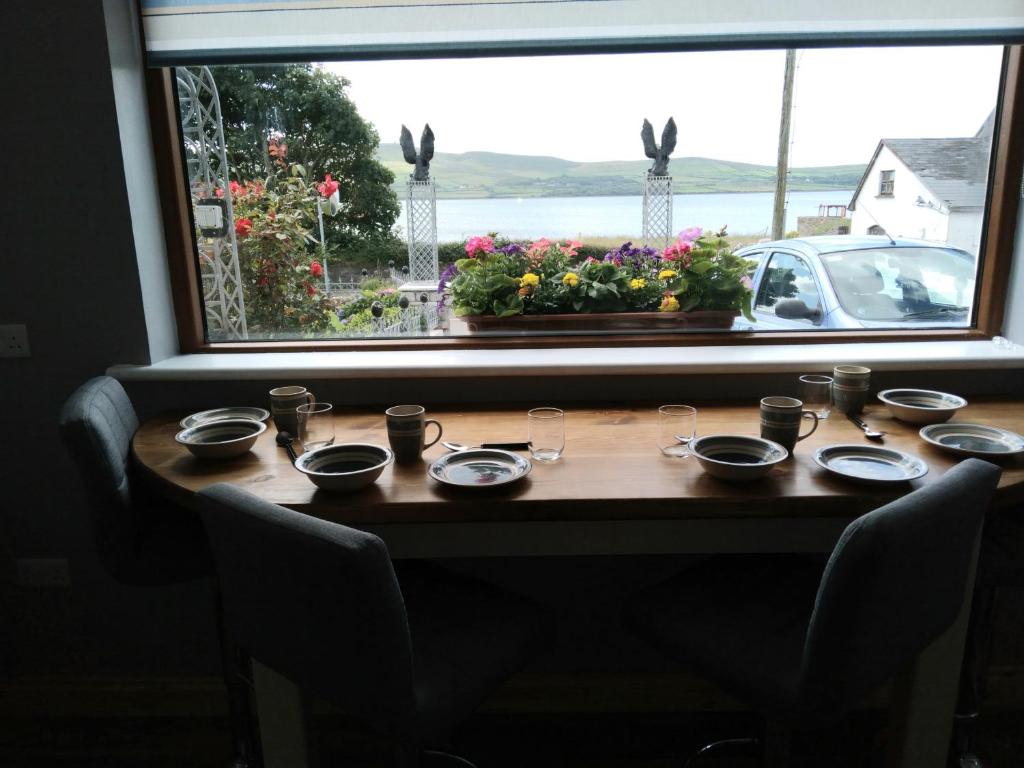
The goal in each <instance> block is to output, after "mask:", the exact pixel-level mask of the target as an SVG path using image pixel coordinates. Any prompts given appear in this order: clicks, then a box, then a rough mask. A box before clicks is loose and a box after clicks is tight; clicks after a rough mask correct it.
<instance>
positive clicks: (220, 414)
mask: <svg viewBox="0 0 1024 768" xmlns="http://www.w3.org/2000/svg"><path fill="white" fill-rule="evenodd" d="M269 418H270V411H265V410H263V409H262V408H251V407H249V406H246V405H240V406H235V407H232V408H214V409H213V410H210V411H200V412H199V413H193V414H192V415H191V416H186V417H185V418H184V419H182V420H181V421H180V422H179V424H180V425H181V428H182V429H191V428H192V427H196V426H198V425H200V424H208V423H209V422H211V421H223V420H224V419H249V420H250V421H266V420H267V419H269Z"/></svg>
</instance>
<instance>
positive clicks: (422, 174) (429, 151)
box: [399, 123, 434, 181]
mask: <svg viewBox="0 0 1024 768" xmlns="http://www.w3.org/2000/svg"><path fill="white" fill-rule="evenodd" d="M399 144H401V145H402V154H403V155H404V156H405V162H407V163H409V165H415V166H416V170H415V171H413V173H412V174H411V175H412V179H413V181H428V180H429V179H430V161H431V160H433V159H434V132H433V131H432V130H430V124H429V123H428V124H427V125H426V126H424V128H423V135H422V136H421V137H420V151H419V153H418V154H417V152H416V145H415V144H413V141H412V134H411V133H409V129H408V128H406V127H405V126H404V125H403V126H402V138H401V139H400V140H399Z"/></svg>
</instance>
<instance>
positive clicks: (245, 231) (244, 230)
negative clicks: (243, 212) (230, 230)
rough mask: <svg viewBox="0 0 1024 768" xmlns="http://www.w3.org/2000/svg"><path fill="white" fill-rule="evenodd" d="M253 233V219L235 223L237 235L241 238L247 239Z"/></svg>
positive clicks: (240, 220)
mask: <svg viewBox="0 0 1024 768" xmlns="http://www.w3.org/2000/svg"><path fill="white" fill-rule="evenodd" d="M250 231H252V219H239V220H238V221H236V222H235V234H236V235H238V236H239V237H247V236H248V235H249V232H250Z"/></svg>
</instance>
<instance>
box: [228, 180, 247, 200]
mask: <svg viewBox="0 0 1024 768" xmlns="http://www.w3.org/2000/svg"><path fill="white" fill-rule="evenodd" d="M228 189H230V190H231V196H232V197H241V196H242V195H243V194H244V192H245V188H244V187H243V186H242V185H241V184H239V183H238V182H237V181H229V182H228Z"/></svg>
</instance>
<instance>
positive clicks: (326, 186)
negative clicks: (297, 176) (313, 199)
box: [316, 173, 338, 197]
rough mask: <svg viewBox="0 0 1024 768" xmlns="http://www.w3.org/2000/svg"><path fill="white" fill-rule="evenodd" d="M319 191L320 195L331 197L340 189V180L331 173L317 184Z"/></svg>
mask: <svg viewBox="0 0 1024 768" xmlns="http://www.w3.org/2000/svg"><path fill="white" fill-rule="evenodd" d="M316 190H317V192H319V193H320V197H330V196H331V195H333V194H334V193H335V192H337V191H338V182H336V181H335V180H334V179H332V178H331V174H329V173H328V174H327V175H325V176H324V180H323V181H322V182H320V183H319V184H317V185H316Z"/></svg>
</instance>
